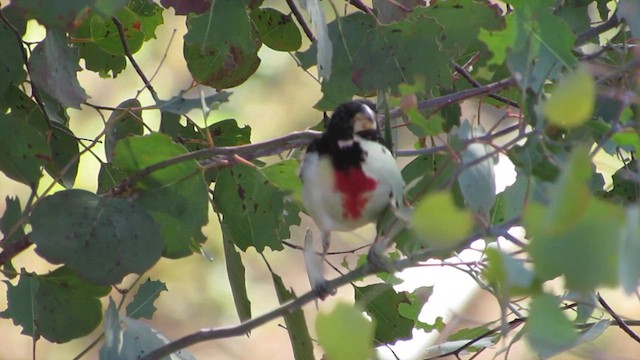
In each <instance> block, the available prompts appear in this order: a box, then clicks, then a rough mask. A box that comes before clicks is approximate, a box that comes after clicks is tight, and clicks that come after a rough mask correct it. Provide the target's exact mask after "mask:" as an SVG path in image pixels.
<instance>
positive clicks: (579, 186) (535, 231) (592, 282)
mask: <svg viewBox="0 0 640 360" xmlns="http://www.w3.org/2000/svg"><path fill="white" fill-rule="evenodd" d="M592 173H593V170H592V165H591V161H590V159H589V153H588V149H585V148H577V149H575V150H574V151H573V153H572V154H571V157H570V158H569V161H568V163H567V164H565V165H564V170H563V172H562V174H561V176H560V178H559V179H558V181H557V182H556V184H555V185H554V187H553V188H552V189H551V191H550V194H549V197H550V199H551V202H550V204H549V205H548V207H543V206H542V205H540V204H536V203H533V204H529V206H528V207H527V209H526V211H525V214H524V224H525V227H526V229H527V234H530V236H531V238H532V241H531V244H530V249H529V251H530V254H531V257H532V259H533V263H534V265H535V267H536V272H537V273H538V274H539V275H540V277H541V278H542V279H543V280H548V279H552V278H554V277H557V276H559V275H564V276H565V281H566V286H567V288H568V289H571V290H576V291H589V290H592V289H594V288H596V287H598V286H602V285H615V284H616V282H617V279H618V276H617V265H616V264H617V262H618V241H619V233H620V228H621V227H622V225H623V223H624V215H623V213H622V210H621V208H620V207H618V206H616V205H613V204H610V203H607V202H604V201H602V200H599V199H597V198H594V197H593V196H591V194H590V192H589V189H588V186H587V181H588V180H589V179H590V178H591V175H592ZM568 258H570V259H575V261H567V259H568Z"/></svg>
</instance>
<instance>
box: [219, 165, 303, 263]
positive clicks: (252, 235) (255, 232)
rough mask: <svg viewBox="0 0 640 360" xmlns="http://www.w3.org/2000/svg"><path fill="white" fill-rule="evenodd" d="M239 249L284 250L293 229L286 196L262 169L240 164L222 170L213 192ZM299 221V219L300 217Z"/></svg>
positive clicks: (259, 250) (224, 220)
mask: <svg viewBox="0 0 640 360" xmlns="http://www.w3.org/2000/svg"><path fill="white" fill-rule="evenodd" d="M213 196H214V201H215V204H216V206H217V207H218V209H219V210H220V212H221V213H222V215H223V222H224V223H225V224H226V225H227V226H228V228H229V233H230V234H231V236H232V238H233V241H234V242H235V244H236V246H238V248H240V249H241V250H242V251H246V250H247V249H248V248H249V247H250V246H253V247H255V249H256V250H257V251H258V252H262V251H263V250H264V248H265V247H267V246H268V247H270V248H271V249H272V250H281V249H282V248H283V246H282V239H287V238H288V237H289V236H290V234H289V226H290V225H293V224H291V223H289V222H287V218H286V217H285V207H284V194H283V193H282V191H280V190H279V189H277V188H276V187H275V186H273V185H272V184H271V183H270V182H269V180H268V179H267V178H266V177H265V176H264V175H263V174H262V173H261V172H260V171H259V170H258V169H255V168H252V167H249V166H244V165H238V166H234V167H231V168H226V169H224V170H221V171H220V173H219V175H218V178H217V180H216V188H215V190H214V193H213ZM298 220H299V218H298Z"/></svg>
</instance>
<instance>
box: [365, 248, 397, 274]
mask: <svg viewBox="0 0 640 360" xmlns="http://www.w3.org/2000/svg"><path fill="white" fill-rule="evenodd" d="M383 247H384V246H380V244H379V243H373V245H372V246H371V249H370V250H369V253H367V262H368V263H369V266H371V267H372V268H373V269H374V270H376V271H384V272H387V273H389V274H393V273H394V272H395V271H396V269H395V267H394V266H393V262H391V259H390V258H389V257H388V256H386V255H385V254H384V248H383Z"/></svg>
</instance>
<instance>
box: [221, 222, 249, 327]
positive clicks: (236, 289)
mask: <svg viewBox="0 0 640 360" xmlns="http://www.w3.org/2000/svg"><path fill="white" fill-rule="evenodd" d="M220 228H221V230H222V245H223V249H224V259H225V265H226V267H227V277H228V278H229V285H230V286H231V293H232V294H233V303H234V304H235V306H236V312H237V313H238V318H239V319H240V321H241V322H243V321H246V320H249V319H251V301H250V300H249V296H248V294H247V283H246V278H245V268H244V264H243V263H242V258H241V257H240V254H239V253H238V252H237V251H236V247H235V245H234V240H233V239H232V238H231V235H230V234H229V229H228V227H227V225H226V224H225V223H221V224H220Z"/></svg>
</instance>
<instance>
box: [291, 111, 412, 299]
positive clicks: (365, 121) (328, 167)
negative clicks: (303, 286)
mask: <svg viewBox="0 0 640 360" xmlns="http://www.w3.org/2000/svg"><path fill="white" fill-rule="evenodd" d="M300 178H301V181H302V184H303V190H302V203H303V206H304V208H305V210H306V212H307V214H308V215H309V216H310V217H311V218H312V219H313V220H314V222H315V224H316V225H317V227H318V229H319V230H320V238H321V241H322V252H321V254H320V256H319V258H318V256H317V254H316V253H315V252H314V251H313V249H311V250H310V251H309V248H310V246H309V244H308V242H306V244H305V263H306V267H307V272H308V275H309V280H310V282H311V286H312V288H313V290H314V291H316V293H317V294H318V295H319V297H320V298H321V299H324V298H325V297H326V296H328V295H329V294H331V292H330V291H328V289H327V287H326V280H325V278H324V275H323V271H322V269H323V262H324V258H325V257H326V255H327V252H328V249H329V243H330V234H331V232H333V231H352V230H355V229H357V228H359V227H362V226H364V225H366V224H369V223H372V222H376V221H377V220H378V219H379V218H380V217H381V216H382V213H383V212H384V211H385V210H386V209H387V208H388V207H389V206H391V207H393V208H395V209H398V208H399V207H400V206H401V204H402V200H403V189H404V181H403V179H402V174H401V172H400V169H399V168H398V165H397V163H396V160H395V158H394V156H393V154H392V153H391V151H390V149H389V148H387V146H386V144H385V143H384V141H383V139H382V136H381V133H380V130H379V127H378V123H377V114H376V106H375V104H374V103H373V102H371V101H369V100H366V99H358V100H352V101H349V102H346V103H343V104H341V105H339V106H338V107H336V109H335V110H334V112H333V114H332V115H331V117H330V118H329V119H328V122H326V126H325V130H324V131H323V133H322V135H321V136H320V137H319V138H317V139H315V140H313V141H312V142H311V143H310V144H309V146H308V147H307V149H306V151H305V154H304V157H303V160H302V165H301V167H300ZM311 247H312V245H311ZM370 255H371V252H370Z"/></svg>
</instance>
